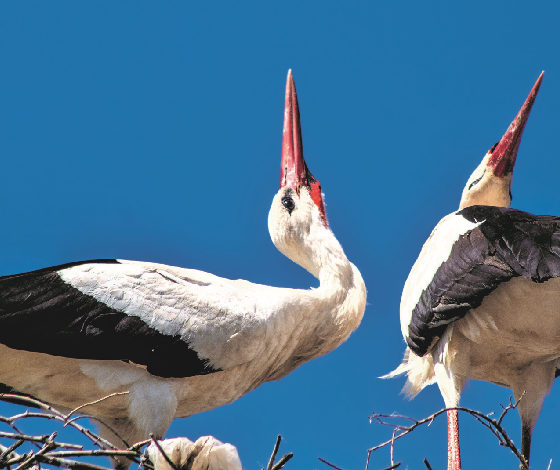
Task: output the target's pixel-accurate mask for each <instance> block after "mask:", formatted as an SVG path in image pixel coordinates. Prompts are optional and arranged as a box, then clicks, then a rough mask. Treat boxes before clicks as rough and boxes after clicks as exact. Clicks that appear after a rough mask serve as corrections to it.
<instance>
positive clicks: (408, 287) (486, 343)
mask: <svg viewBox="0 0 560 470" xmlns="http://www.w3.org/2000/svg"><path fill="white" fill-rule="evenodd" d="M543 73H544V72H543ZM542 77H543V74H542V73H541V75H540V76H539V78H538V80H537V82H536V83H535V85H534V87H533V89H532V90H531V93H530V94H529V96H528V98H527V100H526V101H525V103H524V105H523V107H522V108H521V110H520V111H519V113H518V114H517V116H516V118H515V119H514V121H513V122H512V123H511V125H510V126H509V128H508V129H507V131H506V133H505V134H504V136H503V137H502V139H501V140H500V141H499V142H498V143H497V144H496V145H494V147H492V149H491V150H490V151H488V153H487V154H486V155H485V157H484V158H483V160H482V163H481V164H480V165H479V166H478V168H477V169H476V170H475V171H474V173H473V174H472V175H471V177H470V178H469V180H468V182H467V185H466V186H465V189H464V191H463V195H462V198H461V203H460V206H459V208H460V210H459V211H457V212H454V213H452V214H450V215H448V216H446V217H444V218H443V219H442V220H441V221H440V222H439V223H438V224H437V226H436V227H435V229H434V230H433V232H432V234H431V235H430V237H429V238H428V240H427V241H426V243H425V244H424V246H423V248H422V251H421V252H420V255H419V257H418V259H417V261H416V263H415V264H414V266H413V267H412V270H411V271H410V274H409V276H408V279H407V280H406V283H405V286H404V289H403V293H402V298H401V312H400V315H401V329H402V333H403V336H404V338H405V340H406V343H407V345H408V347H407V349H406V352H405V356H404V360H403V362H402V364H401V365H400V366H399V367H398V368H397V369H396V370H395V371H393V372H392V373H390V374H389V375H387V376H385V377H393V376H396V375H399V374H404V373H406V374H407V375H408V379H407V383H406V385H405V389H404V390H405V391H406V393H407V395H409V396H411V397H414V396H415V395H416V394H417V393H419V392H420V391H421V390H422V389H423V388H424V387H426V386H427V385H430V384H433V383H434V382H437V384H438V386H439V389H440V391H441V394H442V395H443V399H444V400H445V405H446V407H448V408H452V407H456V406H458V404H459V398H460V395H461V392H462V390H463V387H464V385H465V383H466V381H467V380H469V379H476V380H484V381H488V382H493V383H495V384H498V385H503V386H505V387H508V388H510V389H512V391H513V393H514V396H515V397H516V399H520V398H521V396H523V398H522V399H521V401H520V402H519V406H518V410H519V413H520V415H521V422H522V453H523V455H524V456H525V458H526V459H527V461H529V453H530V446H531V435H532V432H533V428H534V426H535V423H536V421H537V419H538V416H539V414H540V410H541V407H542V404H543V401H544V398H545V396H546V395H547V394H548V392H549V391H550V388H551V386H552V382H553V380H554V378H555V374H556V371H557V369H560V359H559V358H560V342H559V341H558V338H560V279H558V278H559V277H560V218H558V217H550V216H536V215H532V214H528V213H526V212H521V211H518V210H514V209H509V205H510V203H511V198H512V196H511V182H512V177H513V168H514V165H515V160H516V156H517V151H518V148H519V144H520V142H521V136H522V134H523V129H524V127H525V124H526V122H527V118H528V117H529V113H530V111H531V107H532V106H533V103H534V100H535V98H536V95H537V92H538V90H539V87H540V85H541V81H542ZM447 420H448V468H449V469H453V470H459V469H460V468H461V458H460V451H459V422H458V413H457V411H456V410H454V411H453V410H450V411H448V413H447Z"/></svg>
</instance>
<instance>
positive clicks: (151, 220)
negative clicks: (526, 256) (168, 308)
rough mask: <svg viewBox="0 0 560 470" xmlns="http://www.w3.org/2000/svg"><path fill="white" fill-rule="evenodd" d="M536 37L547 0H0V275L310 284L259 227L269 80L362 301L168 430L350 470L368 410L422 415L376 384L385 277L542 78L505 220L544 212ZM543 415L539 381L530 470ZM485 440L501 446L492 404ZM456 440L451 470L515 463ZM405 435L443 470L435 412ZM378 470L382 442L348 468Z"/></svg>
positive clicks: (270, 148) (393, 306) (368, 431)
mask: <svg viewBox="0 0 560 470" xmlns="http://www.w3.org/2000/svg"><path fill="white" fill-rule="evenodd" d="M559 24H560V6H559V5H558V3H554V2H552V1H550V2H532V3H528V2H516V1H507V2H505V1H503V2H500V1H495V2H486V1H484V2H483V1H479V2H468V3H466V2H461V3H460V4H458V3H456V2H454V3H449V2H443V1H436V2H428V3H427V2H402V1H395V2H344V3H343V2H329V1H326V2H319V1H316V2H306V1H283V2H226V1H210V2H187V1H183V2H179V1H169V2H155V1H154V2H145V1H118V2H93V1H88V2H86V1H81V2H75V1H57V2H37V1H35V2H25V1H10V2H7V1H6V2H2V3H1V4H0V68H1V73H0V129H1V130H0V155H1V162H2V164H1V166H0V168H1V169H2V171H1V172H0V179H1V181H0V211H1V214H2V227H3V229H2V230H0V246H2V249H1V250H0V275H4V274H11V273H16V272H22V271H27V270H31V269H36V268H41V267H45V266H50V265H56V264H60V263H65V262H70V261H75V260H83V259H91V258H111V257H116V258H125V259H132V260H142V261H154V262H160V263H166V264H171V265H177V266H183V267H189V268H196V269H201V270H204V271H208V272H212V273H214V274H217V275H220V276H224V277H230V278H243V279H248V280H250V281H254V282H258V283H263V284H270V285H274V286H286V287H300V288H307V287H309V286H316V285H317V281H316V280H315V279H314V278H313V277H311V276H310V275H309V274H308V273H307V272H306V271H304V270H303V269H302V268H300V267H299V266H297V265H295V264H294V263H292V262H291V261H289V260H288V259H286V258H284V257H283V256H282V255H281V254H280V253H279V252H278V251H277V250H276V249H275V247H274V246H273V244H272V242H271V241H270V237H269V235H268V231H267V215H268V210H269V206H270V203H271V201H272V197H273V195H274V194H275V193H276V191H277V189H278V179H279V161H280V146H281V139H282V118H283V105H284V87H285V80H286V74H287V71H288V69H289V68H292V69H293V72H294V77H295V80H296V84H297V89H298V96H299V100H300V106H301V113H302V129H303V141H304V148H305V155H306V159H307V162H308V164H309V167H310V169H311V171H312V172H313V174H314V175H315V176H316V177H317V178H318V179H319V180H320V181H321V183H322V187H323V190H324V192H325V194H326V203H327V215H328V218H329V221H330V225H331V227H332V229H333V231H334V233H335V234H336V236H337V238H338V239H339V240H340V242H341V244H342V246H343V247H344V249H345V251H346V254H347V255H348V257H349V258H350V259H351V260H352V261H353V262H354V263H355V264H356V265H357V266H358V268H359V269H360V270H361V272H362V274H363V277H364V279H365V282H366V284H367V286H368V302H369V305H368V307H367V309H366V313H365V318H364V321H363V322H362V325H361V326H360V328H359V329H358V330H357V331H356V332H355V333H354V334H353V335H352V336H351V337H350V339H349V340H348V341H347V342H346V343H345V344H344V345H342V346H341V347H340V348H339V349H337V350H336V351H334V352H333V353H331V354H329V355H328V356H325V357H323V358H320V359H318V360H315V361H313V362H310V363H307V364H305V365H304V366H302V367H301V368H299V369H298V370H297V371H296V372H294V373H293V374H291V375H290V376H288V377H286V378H284V379H282V380H281V381H280V382H278V383H270V384H266V385H264V386H262V387H261V388H259V389H258V390H256V391H253V392H251V393H250V394H248V395H246V396H245V397H243V398H242V399H240V400H238V401H237V402H235V403H234V404H232V405H229V406H225V407H222V408H220V409H217V410H214V411H211V412H208V413H204V414H201V415H197V416H194V417H192V418H189V419H183V420H177V421H175V423H174V424H173V425H172V427H171V429H170V431H169V433H168V436H176V435H185V436H188V437H190V438H196V437H198V436H201V435H205V434H211V435H214V436H216V437H217V438H219V439H221V440H223V441H227V442H231V443H233V444H234V445H236V446H237V448H238V449H239V453H240V456H241V459H242V462H243V466H244V468H246V469H247V470H257V469H260V468H261V467H262V466H264V465H265V464H266V461H267V459H268V456H269V452H270V450H271V448H272V445H273V443H274V440H275V436H276V435H277V434H278V433H280V434H282V435H283V437H284V439H285V441H284V444H283V446H282V449H281V451H284V452H287V451H292V452H294V454H295V458H294V460H293V461H292V462H291V463H290V464H289V466H290V467H291V468H292V469H300V468H305V469H313V468H316V469H321V468H327V467H325V466H324V464H322V463H321V462H319V461H318V460H317V457H322V458H324V459H327V460H329V461H331V462H332V463H334V464H336V465H338V466H340V467H342V468H344V469H345V470H354V469H362V468H364V465H365V460H366V449H367V448H368V447H370V446H372V445H374V444H377V443H379V442H381V441H382V440H385V439H387V438H389V437H390V429H388V428H384V427H381V426H377V425H370V424H369V423H368V419H367V418H368V415H369V414H370V412H371V411H373V410H375V411H377V412H386V413H390V412H393V411H398V412H400V413H404V414H408V415H412V416H414V417H417V418H420V417H423V416H425V415H428V414H430V413H432V412H433V411H436V410H438V409H440V408H442V407H443V401H442V399H441V397H440V395H439V391H438V390H437V387H436V386H432V387H430V388H429V389H426V390H424V391H423V392H422V393H421V395H420V396H418V397H417V398H416V399H415V400H413V401H412V402H408V401H406V400H405V399H404V398H403V396H402V395H399V391H400V389H401V387H402V385H403V383H404V380H403V379H393V380H389V381H382V380H379V379H378V378H377V377H378V376H380V375H382V374H385V373H387V372H389V371H390V370H392V369H393V368H394V367H396V366H397V365H398V363H399V362H400V359H401V355H402V352H403V350H404V341H403V339H402V336H401V333H400V326H399V302H400V295H401V290H402V286H403V284H404V281H405V279H406V277H407V275H408V272H409V270H410V268H411V266H412V264H413V262H414V260H415V259H416V256H417V254H418V253H419V250H420V247H421V246H422V244H423V242H424V241H425V239H426V238H427V236H428V235H429V233H430V231H431V229H432V228H433V226H434V225H435V224H436V223H437V221H438V220H439V219H440V218H441V217H443V216H444V215H446V214H447V213H449V212H451V211H453V210H455V209H457V207H458V203H459V198H460V194H461V190H462V188H463V185H464V183H465V182H466V180H467V178H468V176H469V175H470V173H471V172H472V170H473V169H474V168H475V166H476V165H477V164H478V163H479V161H480V159H481V158H482V156H483V155H484V154H485V152H486V151H487V150H488V149H489V148H490V147H491V146H492V144H494V142H496V141H497V140H499V138H500V137H501V136H502V134H503V133H504V131H505V130H506V128H507V127H508V125H509V123H510V122H511V120H512V119H513V117H514V116H515V114H516V113H517V111H518V110H519V108H520V107H521V105H522V103H523V101H524V100H525V98H526V96H527V94H528V93H529V90H530V89H531V87H532V86H533V84H534V82H535V80H536V79H537V77H538V76H539V74H540V72H541V71H542V70H545V76H544V81H543V85H542V87H541V91H540V94H539V96H538V98H537V101H536V104H535V106H534V108H533V111H532V114H531V117H530V120H529V123H528V125H527V127H526V130H525V135H524V137H523V142H522V144H521V148H520V152H519V156H518V160H517V168H516V173H515V178H514V184H513V195H514V199H513V206H514V207H516V208H519V209H523V210H527V211H530V212H534V213H548V214H559V215H560V192H559V191H558V187H559V184H558V178H559V175H560V154H559V151H558V125H559V123H560V53H559V50H560V33H559ZM508 397H509V391H508V390H506V389H502V388H499V387H497V386H494V385H489V384H484V383H479V382H473V383H471V384H470V385H469V386H468V387H467V389H466V391H465V393H464V395H463V400H462V404H463V405H465V406H469V407H473V408H478V409H480V410H481V411H484V412H490V411H492V410H496V411H499V409H500V403H504V404H505V403H506V402H507V401H508ZM3 407H4V408H3ZM3 411H5V406H4V405H0V414H1V413H2V412H3ZM559 414H560V387H558V386H557V389H556V390H553V392H552V394H551V395H550V397H549V398H548V399H547V401H546V402H545V406H544V409H543V413H542V415H541V418H540V420H539V423H538V425H537V427H536V431H535V435H534V441H533V452H532V467H533V468H546V465H547V464H548V461H549V459H550V458H551V457H553V458H555V459H558V458H560V451H559V450H558V445H557V442H556V441H557V438H556V435H557V430H556V428H555V429H554V430H553V427H555V426H557V425H558V416H559ZM506 425H507V427H508V429H509V430H511V434H512V436H513V437H514V439H515V441H516V442H519V440H520V437H519V436H520V430H519V419H518V416H517V414H516V413H514V414H512V415H511V417H510V418H509V419H507V420H506ZM461 426H462V446H463V460H464V467H465V468H473V467H474V466H475V465H479V464H484V466H485V467H487V468H506V467H507V468H514V466H515V465H517V464H516V461H515V459H514V458H513V457H511V456H510V454H509V451H508V450H506V449H503V448H500V447H498V445H497V443H496V441H495V438H493V437H492V436H491V435H490V434H489V432H488V431H486V430H485V429H483V428H482V427H481V426H480V425H477V424H475V423H474V422H473V420H472V419H469V418H468V417H465V416H461ZM414 434H415V435H412V436H410V437H409V438H406V439H405V440H402V441H400V442H399V443H398V444H397V447H396V451H395V456H396V460H400V461H403V463H404V464H405V465H408V467H409V468H424V467H423V464H422V459H423V458H424V457H427V458H428V460H429V461H430V462H431V464H432V466H433V468H434V469H439V470H441V469H444V468H445V465H446V454H447V451H446V422H445V418H442V419H440V421H436V422H435V423H434V424H433V425H432V426H431V427H430V428H429V429H427V430H424V431H417V432H415V433H414ZM388 465H389V455H388V451H378V453H377V454H374V455H373V456H372V462H371V466H370V468H372V469H378V468H384V467H386V466H388ZM553 468H554V464H553Z"/></svg>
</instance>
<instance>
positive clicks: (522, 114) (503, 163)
mask: <svg viewBox="0 0 560 470" xmlns="http://www.w3.org/2000/svg"><path fill="white" fill-rule="evenodd" d="M543 75H544V72H542V73H541V74H540V75H539V78H538V80H537V81H536V83H535V85H534V86H533V89H532V90H531V93H529V96H528V97H527V99H526V100H525V103H524V104H523V106H522V107H521V110H520V111H519V112H518V113H517V116H515V119H514V120H513V122H512V123H511V124H510V126H509V127H508V130H507V131H506V133H505V134H504V136H503V137H502V140H500V141H499V142H498V143H497V144H496V145H495V146H494V147H493V148H492V150H491V151H490V152H491V154H492V156H491V157H490V158H489V159H488V166H489V167H491V168H492V171H493V172H494V175H496V176H500V177H502V176H505V175H506V174H507V173H510V172H512V171H513V167H514V166H515V160H516V158H517V151H518V150H519V144H520V143H521V136H522V135H523V130H524V129H525V124H527V119H528V118H529V113H530V112H531V108H532V107H533V103H534V102H535V98H536V97H537V93H538V92H539V88H540V86H541V82H542V79H543Z"/></svg>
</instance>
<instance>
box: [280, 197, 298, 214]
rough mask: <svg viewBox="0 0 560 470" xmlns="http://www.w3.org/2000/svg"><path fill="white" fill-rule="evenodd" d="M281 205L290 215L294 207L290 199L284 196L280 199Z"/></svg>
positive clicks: (294, 204)
mask: <svg viewBox="0 0 560 470" xmlns="http://www.w3.org/2000/svg"><path fill="white" fill-rule="evenodd" d="M282 205H283V206H284V207H285V208H286V209H287V210H288V212H289V213H290V214H291V213H292V211H293V210H294V207H296V203H295V202H294V200H293V199H292V198H291V196H284V197H283V198H282Z"/></svg>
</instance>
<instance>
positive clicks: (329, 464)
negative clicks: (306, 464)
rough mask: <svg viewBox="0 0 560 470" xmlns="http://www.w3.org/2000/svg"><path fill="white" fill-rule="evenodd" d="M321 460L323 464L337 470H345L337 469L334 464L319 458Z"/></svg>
mask: <svg viewBox="0 0 560 470" xmlns="http://www.w3.org/2000/svg"><path fill="white" fill-rule="evenodd" d="M319 460H320V461H321V462H323V463H324V464H326V465H328V466H329V467H332V468H335V469H336V470H343V469H342V468H340V467H337V466H336V465H333V464H332V463H330V462H327V461H326V460H325V459H322V458H321V457H319Z"/></svg>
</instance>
